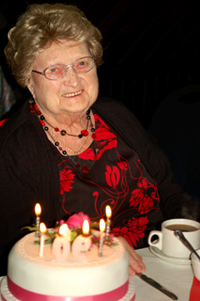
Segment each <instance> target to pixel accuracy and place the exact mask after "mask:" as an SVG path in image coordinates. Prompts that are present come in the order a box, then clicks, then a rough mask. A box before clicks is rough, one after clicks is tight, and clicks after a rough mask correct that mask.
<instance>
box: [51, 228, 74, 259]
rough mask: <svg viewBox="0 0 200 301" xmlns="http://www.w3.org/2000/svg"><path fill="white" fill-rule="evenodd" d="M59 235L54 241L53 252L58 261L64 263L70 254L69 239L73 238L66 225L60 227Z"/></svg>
mask: <svg viewBox="0 0 200 301" xmlns="http://www.w3.org/2000/svg"><path fill="white" fill-rule="evenodd" d="M59 235H60V236H59ZM59 235H57V236H56V238H55V239H54V241H53V246H52V248H53V249H52V252H53V254H54V255H55V257H56V259H57V260H59V261H64V260H66V259H67V257H68V256H69V253H70V242H69V239H70V236H71V232H70V230H69V228H68V226H67V225H66V224H63V225H61V226H60V229H59Z"/></svg>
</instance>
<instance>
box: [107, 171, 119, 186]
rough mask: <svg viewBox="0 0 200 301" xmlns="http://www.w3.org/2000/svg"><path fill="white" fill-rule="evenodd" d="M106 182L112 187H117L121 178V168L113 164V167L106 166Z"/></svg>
mask: <svg viewBox="0 0 200 301" xmlns="http://www.w3.org/2000/svg"><path fill="white" fill-rule="evenodd" d="M106 170H107V171H106V172H105V176H106V182H107V184H108V185H109V186H110V187H113V188H114V189H116V187H117V185H118V183H119V180H120V172H119V169H118V168H117V167H116V166H113V167H112V168H111V167H110V166H108V165H107V166H106Z"/></svg>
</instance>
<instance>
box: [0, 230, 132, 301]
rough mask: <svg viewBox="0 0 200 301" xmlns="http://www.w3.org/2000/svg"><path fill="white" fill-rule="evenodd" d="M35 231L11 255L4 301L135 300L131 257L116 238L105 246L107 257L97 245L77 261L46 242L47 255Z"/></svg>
mask: <svg viewBox="0 0 200 301" xmlns="http://www.w3.org/2000/svg"><path fill="white" fill-rule="evenodd" d="M35 239H36V237H35V233H30V234H28V235H26V236H24V237H23V238H22V239H21V240H19V241H18V242H17V243H16V244H15V245H14V246H13V248H12V249H11V251H10V254H9V258H8V273H7V277H4V278H3V280H2V283H1V298H2V300H3V301H5V300H6V301H14V300H21V301H27V300H29V301H35V300H37V301H66V300H68V301H71V300H73V301H90V300H91V301H101V300H104V301H115V300H123V301H128V300H134V299H135V290H134V288H133V287H130V285H129V256H128V253H127V251H126V250H125V249H124V247H123V245H122V244H121V243H120V241H119V240H118V239H117V238H114V242H116V243H114V244H112V246H106V245H104V246H103V256H98V247H97V246H96V245H93V246H92V247H91V248H90V250H89V251H88V252H87V260H83V261H81V260H77V259H76V258H74V257H73V254H72V253H70V254H69V256H68V258H67V259H66V260H65V261H59V260H57V259H56V258H55V256H54V255H53V254H52V245H51V244H47V245H46V244H45V245H44V249H43V256H42V257H41V256H39V245H37V244H35V243H34V241H35Z"/></svg>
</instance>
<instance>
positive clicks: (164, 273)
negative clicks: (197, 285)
mask: <svg viewBox="0 0 200 301" xmlns="http://www.w3.org/2000/svg"><path fill="white" fill-rule="evenodd" d="M137 253H138V254H139V255H141V256H142V257H143V261H144V263H145V265H146V272H145V274H146V275H147V276H148V277H151V278H153V279H154V280H156V281H157V282H159V283H160V284H162V285H163V286H165V287H166V288H167V289H169V290H170V291H171V292H173V293H174V294H175V295H176V296H177V297H178V300H179V301H188V300H189V295H190V289H191V286H192V281H193V273H192V268H191V265H190V264H188V265H177V264H172V263H168V262H165V261H163V260H161V259H160V258H158V257H156V256H155V255H154V254H152V253H151V252H150V250H149V248H144V249H139V250H137ZM0 280H1V277H0ZM130 282H132V283H133V284H134V286H135V289H136V298H135V301H145V300H147V301H170V300H172V299H170V298H169V297H168V296H166V295H164V294H163V293H161V292H160V291H158V290H157V289H155V288H154V287H152V286H151V285H149V284H147V283H145V282H144V281H143V280H142V279H140V278H139V277H138V276H133V277H130Z"/></svg>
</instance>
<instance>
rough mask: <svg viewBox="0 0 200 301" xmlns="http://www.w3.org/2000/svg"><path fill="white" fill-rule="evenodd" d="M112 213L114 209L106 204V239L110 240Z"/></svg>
mask: <svg viewBox="0 0 200 301" xmlns="http://www.w3.org/2000/svg"><path fill="white" fill-rule="evenodd" d="M111 215H112V210H111V208H110V206H106V217H107V220H106V241H110V235H109V233H110V226H111V219H110V218H111Z"/></svg>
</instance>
